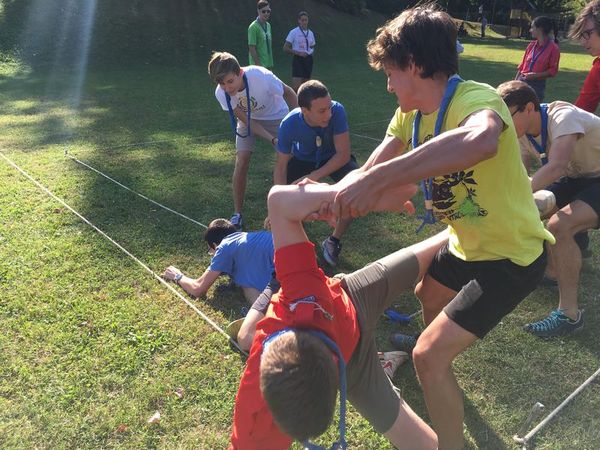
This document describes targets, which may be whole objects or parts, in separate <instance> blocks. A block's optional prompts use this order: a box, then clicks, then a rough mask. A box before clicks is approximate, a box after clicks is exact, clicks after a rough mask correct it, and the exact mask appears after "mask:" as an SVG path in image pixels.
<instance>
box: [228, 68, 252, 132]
mask: <svg viewBox="0 0 600 450" xmlns="http://www.w3.org/2000/svg"><path fill="white" fill-rule="evenodd" d="M243 79H244V88H245V89H246V106H247V107H248V113H247V114H248V124H247V128H248V133H247V134H246V135H245V136H242V135H241V134H240V133H238V132H237V119H236V117H235V114H234V113H233V108H232V107H231V96H230V95H229V94H228V93H227V92H225V101H226V102H227V110H228V111H229V118H230V119H231V128H232V129H233V133H234V135H235V136H239V137H241V138H247V137H248V136H250V110H251V109H252V108H251V105H250V86H249V85H248V77H246V74H244V75H243Z"/></svg>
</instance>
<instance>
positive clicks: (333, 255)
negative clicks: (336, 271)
mask: <svg viewBox="0 0 600 450" xmlns="http://www.w3.org/2000/svg"><path fill="white" fill-rule="evenodd" d="M321 248H322V249H323V258H325V261H327V262H328V263H329V265H331V266H334V267H335V266H337V263H338V259H339V257H340V252H341V251H342V244H341V243H339V244H336V243H335V242H333V240H332V239H331V236H330V237H328V238H327V239H325V240H324V241H323V242H321Z"/></svg>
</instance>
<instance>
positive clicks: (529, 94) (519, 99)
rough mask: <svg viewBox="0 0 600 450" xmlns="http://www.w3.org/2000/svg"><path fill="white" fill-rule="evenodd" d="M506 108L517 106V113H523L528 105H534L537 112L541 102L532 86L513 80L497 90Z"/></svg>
mask: <svg viewBox="0 0 600 450" xmlns="http://www.w3.org/2000/svg"><path fill="white" fill-rule="evenodd" d="M496 91H497V92H498V94H499V95H500V97H502V100H504V103H506V106H508V107H509V108H510V107H511V106H516V107H517V111H523V110H524V109H525V106H527V103H530V102H531V103H533V106H534V107H535V110H536V111H539V110H540V100H539V99H538V96H537V94H536V93H535V91H534V90H533V88H532V87H531V86H529V85H528V84H527V83H525V82H523V81H518V80H511V81H506V82H504V83H502V84H501V85H500V86H498V88H497V89H496Z"/></svg>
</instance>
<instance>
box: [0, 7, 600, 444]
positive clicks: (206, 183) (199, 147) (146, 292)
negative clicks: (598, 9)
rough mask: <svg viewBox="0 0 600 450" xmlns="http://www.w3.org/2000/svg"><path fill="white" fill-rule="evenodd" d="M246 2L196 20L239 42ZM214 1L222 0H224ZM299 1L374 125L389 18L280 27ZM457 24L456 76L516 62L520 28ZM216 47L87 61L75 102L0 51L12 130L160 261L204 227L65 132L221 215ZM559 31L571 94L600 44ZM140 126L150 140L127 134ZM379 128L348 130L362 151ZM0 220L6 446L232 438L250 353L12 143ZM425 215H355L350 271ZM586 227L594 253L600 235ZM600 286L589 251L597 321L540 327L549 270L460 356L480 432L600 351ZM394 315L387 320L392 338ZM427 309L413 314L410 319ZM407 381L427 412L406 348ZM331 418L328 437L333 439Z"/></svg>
mask: <svg viewBox="0 0 600 450" xmlns="http://www.w3.org/2000/svg"><path fill="white" fill-rule="evenodd" d="M249 3H250V2H241V1H235V2H232V4H233V6H234V7H232V9H231V10H230V11H228V14H227V19H228V20H226V19H224V15H223V14H221V15H218V16H216V15H214V16H213V15H209V14H206V15H204V16H202V17H197V18H196V19H197V20H198V24H199V25H198V26H201V27H210V26H213V27H215V33H216V34H218V35H221V36H225V35H227V34H229V35H231V36H236V37H237V38H238V39H230V40H227V41H223V42H222V45H219V46H218V47H215V48H219V49H230V50H232V51H234V52H236V53H238V54H239V55H240V59H241V60H244V59H245V58H244V57H243V56H242V55H243V54H244V53H245V50H244V45H243V42H244V33H245V31H244V28H245V24H246V22H247V18H248V17H251V13H252V9H251V8H248V7H247V5H248V4H249ZM219 5H220V3H211V8H212V7H214V8H216V7H218V6H219ZM242 5H245V6H244V8H241V7H240V8H235V6H242ZM304 8H306V9H308V10H309V11H310V12H311V13H312V18H311V19H312V27H313V28H314V29H315V31H316V32H317V39H318V46H319V47H318V53H317V55H316V65H315V77H318V78H320V79H322V80H323V81H324V82H325V83H326V84H328V85H329V87H330V89H331V91H332V94H333V96H334V98H336V99H337V100H340V101H341V102H342V103H344V104H345V106H346V107H347V110H348V111H349V116H350V124H351V131H352V132H353V133H356V134H360V135H361V136H369V137H381V136H382V135H383V133H384V131H385V126H386V123H385V122H386V121H387V119H389V117H390V116H391V114H392V112H393V110H394V108H395V102H394V99H393V98H392V97H391V96H389V94H387V93H386V92H385V89H384V87H385V81H384V78H383V76H382V74H380V73H374V72H372V71H371V70H370V69H368V67H367V65H366V63H365V55H364V50H363V45H364V43H365V42H366V40H367V39H368V38H369V37H370V36H371V35H372V34H373V31H374V29H375V28H376V26H377V25H379V24H380V23H381V21H382V18H380V17H376V16H373V17H367V18H361V19H358V18H353V17H349V16H346V15H339V14H336V13H334V12H333V11H332V10H330V9H329V8H327V7H325V6H323V5H320V4H313V3H312V2H308V1H306V2H302V1H298V2H291V1H290V2H285V4H284V3H283V2H276V3H275V4H274V5H273V10H274V17H273V27H274V33H275V37H274V41H275V42H276V43H277V42H282V41H283V39H284V37H285V33H286V32H287V30H288V29H289V28H291V27H292V26H293V23H294V16H295V13H296V11H297V10H299V9H304ZM241 24H243V26H242V25H241ZM227 32H229V33H227ZM464 44H465V48H466V50H465V54H464V56H461V72H462V74H463V76H464V77H466V78H474V79H477V80H480V81H486V82H489V83H490V84H494V85H495V84H497V83H499V82H501V81H504V80H505V79H509V78H511V77H512V76H513V74H514V71H515V67H516V64H517V63H518V60H519V59H520V57H521V55H522V52H523V50H524V47H525V45H526V43H525V42H524V41H505V40H488V41H479V40H476V39H469V38H467V39H466V40H465V42H464ZM275 49H276V52H275V57H276V73H278V74H279V75H280V76H281V78H282V79H284V80H286V81H287V80H289V59H288V58H287V57H285V56H283V55H282V54H281V51H280V50H279V48H278V46H277V45H275ZM210 50H211V49H210V48H204V49H199V51H198V54H197V55H195V58H197V60H198V61H199V63H198V64H197V65H196V66H194V67H192V68H175V67H162V66H160V65H157V64H131V65H130V66H126V67H111V66H108V67H103V68H96V69H94V70H91V71H90V72H89V73H88V74H87V78H86V81H85V85H84V89H83V97H82V103H81V108H80V111H79V113H78V114H73V111H72V110H71V109H70V108H69V101H68V99H69V95H70V94H69V93H70V89H69V86H70V85H71V84H72V82H73V79H74V77H73V76H72V74H70V73H69V72H67V71H59V72H50V71H47V72H36V71H31V70H29V69H28V68H27V67H25V66H22V65H18V64H11V63H4V64H2V66H0V85H1V86H0V100H1V101H0V104H1V105H2V106H1V113H2V114H1V115H0V130H1V131H0V149H1V150H2V151H3V152H4V153H5V154H7V155H8V156H9V157H10V158H12V159H13V160H15V161H16V162H17V163H18V164H19V165H21V166H22V167H24V168H25V169H26V170H28V171H29V172H30V173H31V174H32V175H33V176H34V177H36V178H37V179H38V180H40V181H41V182H42V183H43V184H45V185H46V186H48V187H49V188H50V189H51V190H53V191H54V192H55V193H56V194H57V195H59V196H60V197H62V198H64V199H65V200H66V201H67V202H68V203H70V204H71V205H72V206H73V207H75V209H77V210H78V211H80V212H81V213H83V214H84V215H85V216H86V217H88V218H89V219H91V220H92V222H94V223H95V224H97V225H98V226H99V227H100V228H102V229H103V230H105V231H106V232H108V233H109V234H110V235H111V236H112V237H114V238H115V239H116V240H117V241H118V242H120V243H122V244H123V245H124V246H125V247H126V248H128V249H129V250H131V251H132V252H133V253H134V254H135V255H137V256H139V257H140V258H141V259H142V260H143V261H144V262H146V263H147V264H148V265H149V266H150V267H151V268H153V269H154V270H156V271H159V270H160V269H161V268H163V267H165V266H166V265H168V264H171V263H175V264H176V265H179V266H180V267H181V268H182V269H183V270H185V271H187V272H190V273H194V274H196V273H200V272H201V270H202V269H203V267H205V266H206V264H207V263H208V257H207V255H205V254H204V251H203V249H204V246H203V244H202V242H201V236H200V233H201V231H202V230H201V229H199V228H198V227H197V226H194V225H192V224H189V223H187V222H184V221H182V220H181V219H179V218H177V217H175V216H172V215H170V214H169V213H166V212H163V211H161V210H157V208H156V207H154V206H152V205H149V204H148V203H146V202H144V201H143V200H141V199H139V198H137V197H133V196H131V195H130V194H128V193H127V192H125V191H123V190H121V189H119V188H118V187H116V186H115V185H113V184H111V183H108V182H107V181H106V180H104V179H102V178H100V177H98V176H97V175H96V174H94V173H92V172H90V171H88V170H85V169H83V168H82V167H80V166H78V165H76V164H75V163H73V162H72V161H70V160H67V159H65V158H64V157H63V151H64V149H65V148H67V149H68V150H69V151H70V152H72V153H73V154H76V155H77V156H78V157H80V158H81V159H84V160H85V161H87V162H89V163H90V164H92V165H93V166H95V167H97V168H99V169H101V170H103V171H105V172H107V173H109V174H110V175H111V176H113V177H114V178H116V179H118V180H120V181H122V182H123V183H125V184H126V185H128V186H130V187H132V188H133V189H136V190H138V191H140V192H143V193H145V194H147V195H149V196H150V197H152V198H154V199H156V200H158V201H160V202H161V203H164V204H167V205H169V206H170V207H172V208H174V209H176V210H178V211H181V212H183V213H185V214H187V215H189V216H191V217H193V218H196V219H198V220H200V221H201V222H204V223H206V222H208V221H209V220H210V219H211V218H213V217H216V216H226V215H228V214H229V213H230V212H231V211H230V209H231V207H230V204H231V203H230V188H229V181H228V179H229V176H230V173H231V170H232V160H231V155H232V145H231V138H230V137H229V134H228V133H229V129H228V121H227V119H226V116H225V115H224V113H223V112H222V111H220V109H219V107H218V105H217V103H216V102H215V100H214V97H213V95H212V91H213V87H212V86H211V85H210V83H209V80H207V77H206V76H205V75H204V71H205V69H204V67H205V61H206V59H207V57H208V53H209V51H210ZM562 50H563V57H562V61H561V72H560V74H559V76H558V77H557V79H555V80H552V81H551V82H550V85H549V89H548V95H549V96H550V97H551V98H550V100H551V99H553V98H561V99H565V100H573V99H574V98H575V97H576V94H577V90H578V87H579V86H580V85H581V82H582V80H583V77H584V76H585V71H586V70H587V68H588V67H589V64H590V59H589V57H587V56H584V55H582V54H581V52H580V51H579V49H577V48H576V47H573V46H570V45H567V44H565V45H563V46H562ZM92 63H93V61H92ZM155 141H162V142H160V143H157V142H155ZM141 142H147V144H140V145H135V146H127V145H129V144H133V143H141ZM374 143H375V142H374V141H372V140H370V139H367V138H365V137H359V136H356V135H355V136H353V148H354V151H355V153H356V154H357V156H358V158H359V160H360V161H364V160H365V158H366V157H367V156H368V154H369V152H370V151H371V150H372V148H373V145H374ZM271 167H272V156H271V152H270V149H269V148H268V147H267V146H265V145H263V144H261V145H259V148H258V150H257V152H256V155H255V157H254V160H253V163H252V167H251V183H250V186H249V191H248V194H247V220H248V222H249V224H250V226H251V227H254V228H256V227H258V226H259V225H260V223H261V221H262V218H263V217H264V214H265V205H264V195H265V192H266V191H267V189H268V186H269V180H270V170H271ZM0 224H1V228H0V323H1V325H0V326H1V328H2V330H3V332H2V333H1V335H0V447H2V448H32V447H37V448H155V447H161V448H198V447H199V448H222V447H223V446H224V445H225V444H226V442H227V439H228V433H229V426H230V420H231V419H230V416H231V411H232V407H233V395H234V393H235V389H236V386H237V381H238V379H239V374H240V373H241V370H242V368H243V361H242V360H241V359H240V358H239V357H238V356H237V355H236V354H235V353H232V352H231V351H229V350H228V349H227V346H226V344H225V343H224V342H223V339H222V338H221V337H220V336H219V335H218V334H216V333H214V332H213V331H212V330H211V329H210V328H209V327H208V326H207V325H205V324H204V322H202V321H201V320H200V319H199V318H198V317H197V316H195V314H193V313H192V312H191V311H190V310H189V309H187V308H186V307H185V306H184V305H182V304H181V302H180V301H179V300H178V299H176V298H174V297H172V296H171V295H170V294H169V293H168V292H167V291H165V290H164V289H163V288H162V287H160V285H158V284H157V283H156V282H155V281H154V280H152V279H151V278H150V277H148V276H147V275H146V274H145V273H144V272H143V271H142V270H140V269H139V268H138V267H137V266H136V265H135V264H133V263H132V262H131V261H130V260H128V259H126V258H124V257H123V255H122V254H120V253H119V252H118V251H117V250H116V249H115V248H114V247H112V246H111V245H110V244H108V243H107V242H106V241H104V240H103V239H101V238H100V237H99V236H98V235H97V234H95V233H93V232H92V231H91V229H89V228H88V227H87V226H85V225H83V224H82V223H81V222H80V221H78V220H77V219H76V218H75V217H74V216H72V215H71V214H70V213H69V212H68V211H65V210H64V209H63V208H61V207H60V205H58V204H57V203H55V202H54V201H52V200H50V199H49V198H48V197H46V196H45V195H44V194H42V193H41V192H40V191H39V190H37V189H36V188H35V187H34V186H33V185H31V184H30V183H29V182H27V181H25V180H24V179H23V178H22V177H21V176H20V175H19V174H17V172H15V171H14V170H13V169H12V168H10V167H9V166H7V165H5V164H4V163H2V164H0ZM416 225H417V221H416V220H414V219H398V218H396V217H392V216H389V215H384V214H382V215H375V216H372V217H369V218H365V219H361V220H360V221H359V222H357V223H356V224H355V225H354V226H353V227H352V228H351V230H350V232H349V234H348V237H347V239H346V241H345V248H344V256H343V259H342V267H341V268H340V269H341V270H344V271H350V270H352V269H355V268H357V267H360V266H362V265H363V264H365V263H367V262H368V261H371V260H373V259H374V258H377V257H380V256H382V255H384V254H386V253H388V252H389V251H391V250H393V249H395V248H398V247H400V246H404V245H407V244H409V243H411V242H414V241H416V240H417V239H420V236H416V235H415V234H414V229H415V227H416ZM326 232H327V231H326V228H325V227H324V226H323V225H320V224H315V225H311V226H310V227H309V234H310V235H311V237H313V239H314V240H317V239H321V238H322V237H323V236H324V235H326ZM365 237H367V239H365ZM592 241H593V246H594V250H595V251H596V253H595V255H597V254H598V251H600V249H598V246H597V239H594V236H593V235H592ZM198 249H200V251H199V250H198ZM595 258H597V256H595ZM593 262H594V263H597V260H596V259H595V260H594V261H593ZM599 287H600V286H599V283H598V281H597V276H596V269H595V264H593V265H592V267H590V268H589V269H588V270H586V272H585V273H584V276H583V278H582V293H581V300H582V304H583V305H584V307H586V308H587V310H588V311H587V312H588V323H589V325H588V326H587V327H586V330H584V331H583V332H582V333H581V334H579V335H578V336H577V337H574V338H566V339H562V340H556V341H552V342H541V341H538V340H535V339H533V338H530V337H528V336H526V335H524V334H523V333H522V332H521V331H520V330H519V326H520V325H521V324H522V323H524V322H526V321H528V320H531V319H535V318H538V317H540V316H541V315H542V314H544V313H546V312H547V310H548V309H549V308H550V307H551V306H553V305H554V303H555V301H556V292H555V291H552V290H548V289H539V290H538V291H536V292H535V293H534V294H532V295H531V296H530V298H529V299H528V300H527V301H526V302H524V303H523V305H521V306H520V307H519V308H518V309H517V311H516V312H515V313H514V314H511V315H510V316H508V317H507V318H506V319H505V320H504V321H503V324H502V325H501V326H499V327H498V328H497V329H496V330H495V331H494V332H492V333H491V334H490V336H489V338H488V339H486V340H485V341H484V342H483V343H479V344H477V345H476V346H475V347H474V348H473V349H472V350H470V351H469V352H468V353H467V354H466V355H464V356H462V357H461V358H459V360H458V362H457V364H456V369H457V374H458V377H459V380H460V383H461V385H462V386H463V387H464V388H465V398H466V405H467V418H466V434H467V436H468V440H469V444H470V446H471V447H472V448H485V449H488V448H493V449H495V448H498V449H500V448H507V447H511V446H512V444H511V441H510V436H511V435H512V434H513V433H514V432H515V431H516V429H517V428H518V426H519V424H520V421H521V420H523V419H524V417H525V415H526V414H527V411H528V409H529V407H530V405H531V404H533V402H534V401H537V400H540V401H542V402H543V403H545V404H546V405H547V406H548V407H549V408H551V407H553V406H554V405H556V404H558V403H559V402H560V401H561V400H562V398H564V397H565V396H566V395H567V394H568V393H569V392H571V391H572V390H573V389H574V388H575V387H576V386H577V385H578V384H579V383H580V382H581V381H583V380H584V379H585V378H586V377H587V376H588V374H590V373H591V372H592V371H593V370H595V368H597V367H598V365H599V364H598V362H599V358H598V353H599V349H600V338H598V336H597V333H594V331H595V330H597V324H598V323H599V321H600V320H599V319H600V317H598V316H599V315H598V312H597V310H595V309H596V308H595V303H596V300H597V299H596V295H595V292H596V291H597V290H598V288H599ZM240 297H241V295H240V293H238V292H234V293H227V292H226V293H222V292H216V291H211V292H210V293H209V296H208V298H207V299H206V300H205V301H200V302H198V304H199V305H200V307H201V308H203V310H205V311H207V312H208V313H209V314H210V315H211V317H213V318H214V319H215V320H217V321H218V323H220V324H225V323H227V321H228V320H230V319H231V318H233V317H235V316H237V315H238V313H239V308H240V306H242V303H241V301H240ZM398 302H399V303H401V305H402V306H401V309H402V310H404V311H412V310H414V309H415V308H416V301H415V300H414V298H413V296H412V295H410V294H405V295H403V296H402V297H401V298H399V299H398ZM391 328H392V327H391V326H390V325H389V324H386V323H383V322H382V324H381V329H382V332H381V337H382V342H381V345H382V347H384V346H385V345H386V344H385V341H384V340H385V336H386V335H387V331H388V330H389V329H391ZM414 328H418V326H417V325H412V326H411V327H410V328H407V329H409V330H410V329H414ZM395 381H396V383H397V384H398V385H399V386H400V387H401V389H402V390H403V393H404V395H405V397H406V398H407V400H408V401H409V402H410V403H411V404H412V405H414V406H415V408H416V409H417V411H418V412H419V413H421V414H425V408H424V405H423V401H422V397H421V393H420V391H419V388H418V384H417V382H416V381H415V379H414V376H413V371H412V368H411V367H410V366H406V367H403V368H401V369H400V370H399V373H398V375H397V377H396V380H395ZM178 387H183V388H184V389H185V396H184V398H183V399H182V400H179V399H177V397H176V396H174V395H173V394H172V391H173V389H176V388H178ZM599 406H600V404H599V400H598V388H597V385H596V386H592V387H591V388H589V389H588V391H587V392H586V393H585V394H583V395H582V397H581V398H579V399H578V400H577V407H572V408H569V409H568V410H567V411H565V413H564V414H563V415H562V416H561V418H559V419H558V420H557V421H556V422H555V423H554V424H553V425H552V426H551V427H549V428H548V430H547V431H545V432H543V433H542V435H541V436H540V439H539V440H538V444H539V447H542V448H564V449H570V448H589V449H592V448H597V447H598V445H599V440H600V436H599V435H598V432H597V429H598V419H597V414H596V411H597V410H598V407H599ZM156 410H159V411H161V413H162V415H163V420H162V422H161V424H160V425H158V426H149V425H147V424H146V420H147V418H148V417H149V416H150V415H152V414H153V413H154V411H156ZM351 415H352V417H351V420H350V424H349V433H348V434H349V441H350V443H351V446H352V448H383V447H385V445H386V444H385V442H384V440H382V439H381V438H380V437H379V436H377V435H376V434H375V433H374V432H373V431H372V430H371V429H370V427H369V425H368V424H367V423H366V422H365V421H363V420H362V419H359V418H358V417H357V416H356V413H354V412H353V413H352V414H351ZM333 434H334V433H333V432H329V435H328V437H327V438H326V439H327V440H329V441H331V440H332V438H333Z"/></svg>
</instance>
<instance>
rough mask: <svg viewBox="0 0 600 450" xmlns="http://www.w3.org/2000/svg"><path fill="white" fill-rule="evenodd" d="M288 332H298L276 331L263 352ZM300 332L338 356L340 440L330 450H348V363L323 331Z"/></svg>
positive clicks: (316, 447)
mask: <svg viewBox="0 0 600 450" xmlns="http://www.w3.org/2000/svg"><path fill="white" fill-rule="evenodd" d="M288 331H296V330H295V329H294V328H284V329H283V330H279V331H276V332H275V333H273V334H270V335H269V336H267V337H266V338H265V340H264V341H263V351H264V350H265V348H266V346H268V345H269V344H270V342H271V341H273V339H275V338H276V337H278V336H281V335H282V334H284V333H287V332H288ZM298 331H304V332H306V333H308V334H311V335H313V336H315V337H316V338H318V339H320V340H321V341H322V342H323V343H324V344H325V345H327V347H329V349H330V350H331V351H332V352H334V353H335V355H336V356H337V359H338V371H339V374H338V375H339V380H340V425H339V431H340V439H339V440H338V441H336V442H334V443H333V444H332V445H331V447H330V449H329V450H338V449H341V450H346V448H347V447H348V443H347V442H346V363H345V361H344V357H343V356H342V352H341V350H340V348H339V347H338V346H337V344H336V343H335V342H334V341H333V340H332V339H330V338H329V337H328V336H327V335H326V334H325V333H323V332H322V331H317V330H298ZM302 444H303V445H304V448H305V449H309V450H325V448H324V447H321V446H319V445H316V444H313V443H312V442H310V441H308V440H307V441H305V442H303V443H302Z"/></svg>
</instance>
